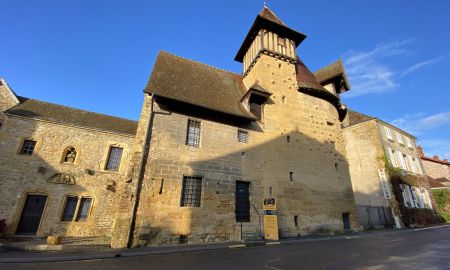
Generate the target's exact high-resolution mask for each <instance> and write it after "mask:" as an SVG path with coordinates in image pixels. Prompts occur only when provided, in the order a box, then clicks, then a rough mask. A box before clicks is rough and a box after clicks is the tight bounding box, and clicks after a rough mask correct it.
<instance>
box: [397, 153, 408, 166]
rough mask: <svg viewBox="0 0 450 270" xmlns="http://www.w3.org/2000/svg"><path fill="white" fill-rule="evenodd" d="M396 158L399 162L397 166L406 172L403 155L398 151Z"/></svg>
mask: <svg viewBox="0 0 450 270" xmlns="http://www.w3.org/2000/svg"><path fill="white" fill-rule="evenodd" d="M397 157H398V160H399V163H400V164H399V165H400V167H401V168H402V169H403V170H407V169H408V168H407V167H406V162H405V159H404V158H403V154H402V152H400V151H398V152H397Z"/></svg>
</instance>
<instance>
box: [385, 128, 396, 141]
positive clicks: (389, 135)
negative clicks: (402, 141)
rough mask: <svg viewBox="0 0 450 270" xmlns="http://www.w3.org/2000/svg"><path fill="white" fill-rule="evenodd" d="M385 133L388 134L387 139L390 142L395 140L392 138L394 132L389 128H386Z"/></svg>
mask: <svg viewBox="0 0 450 270" xmlns="http://www.w3.org/2000/svg"><path fill="white" fill-rule="evenodd" d="M384 132H385V133H386V138H388V140H392V141H393V140H394V138H393V137H392V132H391V130H390V129H389V128H388V127H384Z"/></svg>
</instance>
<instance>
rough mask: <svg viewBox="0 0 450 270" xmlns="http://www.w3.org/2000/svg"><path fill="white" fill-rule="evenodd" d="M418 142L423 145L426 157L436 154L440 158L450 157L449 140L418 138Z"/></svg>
mask: <svg viewBox="0 0 450 270" xmlns="http://www.w3.org/2000/svg"><path fill="white" fill-rule="evenodd" d="M418 144H419V145H420V146H422V147H423V150H424V152H425V155H426V156H428V157H432V156H434V155H437V156H439V157H440V158H444V159H450V140H435V139H424V140H419V141H418Z"/></svg>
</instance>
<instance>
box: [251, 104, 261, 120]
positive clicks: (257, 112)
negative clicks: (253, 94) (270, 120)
mask: <svg viewBox="0 0 450 270" xmlns="http://www.w3.org/2000/svg"><path fill="white" fill-rule="evenodd" d="M262 109H263V108H262V105H261V104H258V103H250V112H251V113H252V114H253V115H254V116H256V120H258V121H261V120H262Z"/></svg>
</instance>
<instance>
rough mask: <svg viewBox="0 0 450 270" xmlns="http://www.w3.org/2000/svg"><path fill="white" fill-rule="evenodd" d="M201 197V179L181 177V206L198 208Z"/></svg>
mask: <svg viewBox="0 0 450 270" xmlns="http://www.w3.org/2000/svg"><path fill="white" fill-rule="evenodd" d="M201 197H202V178H201V177H191V176H184V177H183V191H182V193H181V206H184V207H200V200H201Z"/></svg>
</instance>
